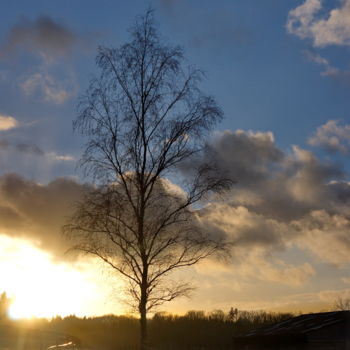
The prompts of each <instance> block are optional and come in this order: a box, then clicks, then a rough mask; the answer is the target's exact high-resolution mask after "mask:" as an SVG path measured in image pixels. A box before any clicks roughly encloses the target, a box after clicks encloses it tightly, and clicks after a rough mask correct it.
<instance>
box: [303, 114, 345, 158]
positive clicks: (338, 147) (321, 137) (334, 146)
mask: <svg viewBox="0 0 350 350" xmlns="http://www.w3.org/2000/svg"><path fill="white" fill-rule="evenodd" d="M308 142H309V144H310V145H312V146H317V147H321V148H323V149H324V150H326V151H328V152H331V153H334V152H341V153H344V154H348V153H349V151H350V125H340V124H339V121H337V120H329V121H328V122H327V123H326V124H324V125H321V126H320V127H318V128H317V130H316V132H315V133H314V135H313V136H311V137H310V138H309V140H308Z"/></svg>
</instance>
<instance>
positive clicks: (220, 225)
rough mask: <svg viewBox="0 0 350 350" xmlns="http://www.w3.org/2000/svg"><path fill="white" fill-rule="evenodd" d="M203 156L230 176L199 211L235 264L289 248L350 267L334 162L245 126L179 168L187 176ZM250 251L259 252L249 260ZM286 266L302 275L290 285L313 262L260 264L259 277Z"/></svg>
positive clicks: (342, 184) (344, 195) (343, 189)
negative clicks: (222, 191)
mask: <svg viewBox="0 0 350 350" xmlns="http://www.w3.org/2000/svg"><path fill="white" fill-rule="evenodd" d="M336 130H337V129H336ZM345 134H346V133H344V135H345ZM208 161H211V162H213V161H214V163H215V166H216V168H217V169H218V172H219V173H221V174H222V175H223V176H225V177H229V178H231V179H233V180H236V181H237V183H236V185H234V186H233V188H232V190H231V191H230V193H229V194H227V195H225V197H224V199H221V198H218V199H215V198H214V199H213V201H212V203H211V204H210V205H207V206H205V207H204V208H202V209H201V211H200V219H201V221H202V227H203V228H206V229H208V230H210V231H212V232H216V234H218V235H225V236H226V237H227V238H228V239H229V240H230V241H231V242H232V243H233V247H234V248H233V254H234V259H235V263H237V261H238V262H239V261H246V262H247V264H252V265H255V266H263V261H270V264H272V265H273V264H277V265H276V266H278V263H276V262H274V261H273V260H271V257H273V255H274V254H275V253H276V252H283V251H287V250H288V249H290V248H292V247H294V248H296V249H299V250H301V251H305V252H307V253H309V256H310V259H311V256H313V257H316V258H317V259H319V261H323V262H327V263H329V264H333V265H336V266H343V265H347V264H350V241H349V240H348V239H347V232H349V229H350V205H349V204H350V184H349V183H348V182H347V181H346V178H347V174H346V173H345V172H344V170H343V169H342V167H341V166H340V165H339V164H335V163H332V162H330V161H329V160H322V159H319V158H318V157H317V156H316V155H315V154H314V153H313V152H311V151H309V150H305V149H302V148H300V147H298V146H293V147H292V148H291V150H290V151H288V152H284V151H282V150H281V149H279V148H278V147H277V146H276V144H275V142H274V137H273V135H272V133H269V132H266V133H262V132H251V131H249V132H244V131H237V132H231V131H226V132H222V133H217V134H216V136H215V137H214V139H213V140H212V141H211V142H210V144H208V145H207V147H206V149H205V152H204V153H203V154H202V155H197V156H196V159H192V160H191V162H188V163H186V165H185V166H183V168H182V171H183V172H184V173H185V174H189V173H190V172H191V166H193V167H197V166H198V163H200V162H208ZM250 250H258V251H259V255H255V258H252V260H249V259H248V258H247V251H250ZM337 252H338V253H337ZM305 263H309V262H307V261H306V262H305ZM248 270H249V269H248V268H247V271H248ZM285 270H286V271H290V273H291V274H293V273H294V272H295V276H304V277H305V279H303V278H304V277H300V278H297V277H295V279H294V282H293V283H294V284H295V285H297V284H298V283H299V282H300V283H302V281H305V280H306V279H307V278H309V277H310V276H312V275H313V273H314V271H313V269H312V266H311V267H310V266H308V265H303V264H302V265H286V266H282V265H280V267H279V269H277V271H275V270H272V269H271V268H270V267H269V266H267V265H266V266H265V268H264V271H265V273H266V274H268V275H264V273H263V272H262V271H260V272H259V275H260V276H265V277H264V278H266V279H267V280H268V279H270V280H272V279H273V278H275V279H276V280H277V278H278V276H279V277H280V279H281V280H283V277H282V276H284V272H283V271H285ZM267 271H270V272H269V273H268V272H267ZM296 271H298V272H296ZM252 276H253V273H252ZM298 281H299V282H298Z"/></svg>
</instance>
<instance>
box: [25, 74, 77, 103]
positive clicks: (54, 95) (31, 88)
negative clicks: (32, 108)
mask: <svg viewBox="0 0 350 350" xmlns="http://www.w3.org/2000/svg"><path fill="white" fill-rule="evenodd" d="M20 88H21V90H22V91H23V92H24V94H25V95H26V96H32V95H35V94H36V93H38V94H39V95H41V96H43V98H44V100H45V101H47V102H53V103H55V104H62V103H64V102H65V101H66V100H67V99H69V98H70V97H72V96H74V95H75V94H76V90H77V89H76V86H75V82H74V80H73V79H72V80H70V81H65V82H64V81H62V80H58V79H55V78H54V77H53V76H52V75H51V74H50V73H48V72H47V69H44V70H42V72H37V73H34V74H31V75H29V76H27V77H25V78H24V79H23V81H22V82H21V83H20Z"/></svg>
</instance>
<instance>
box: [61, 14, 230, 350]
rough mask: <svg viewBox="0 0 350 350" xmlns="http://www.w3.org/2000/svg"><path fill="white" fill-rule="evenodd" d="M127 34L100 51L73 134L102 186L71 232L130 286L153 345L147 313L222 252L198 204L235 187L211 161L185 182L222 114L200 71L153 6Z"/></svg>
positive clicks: (186, 288)
mask: <svg viewBox="0 0 350 350" xmlns="http://www.w3.org/2000/svg"><path fill="white" fill-rule="evenodd" d="M130 33H131V40H130V41H129V42H127V43H126V44H124V45H122V46H121V47H119V48H106V47H100V49H99V53H98V55H97V60H96V62H97V66H98V68H99V69H100V72H101V74H100V76H99V77H98V78H96V79H94V80H92V82H91V84H90V87H89V89H88V90H87V92H86V95H85V96H83V97H82V100H81V103H80V104H79V115H78V117H77V119H76V120H75V122H74V128H75V130H78V131H79V132H81V133H82V134H83V135H85V136H87V138H88V142H87V144H86V148H85V152H84V154H83V156H82V159H81V165H82V167H83V168H84V169H85V170H86V173H87V174H88V175H89V176H92V177H93V179H94V181H95V184H96V187H95V189H94V190H91V191H90V192H89V193H88V194H87V195H86V198H84V200H83V201H82V202H81V203H80V204H78V206H77V208H76V211H75V214H74V215H73V216H72V218H71V220H70V221H69V224H68V225H66V226H65V229H64V230H65V232H68V233H69V234H70V236H71V237H73V238H74V239H76V245H75V246H74V249H77V250H80V251H82V252H85V253H88V254H93V255H95V256H97V257H99V258H100V259H102V260H103V261H104V262H106V263H107V264H109V265H110V266H111V267H112V268H113V269H115V271H117V272H119V273H120V274H121V275H122V276H124V277H125V279H126V280H127V281H128V293H129V295H130V296H131V299H132V301H133V305H134V306H135V307H136V308H137V310H138V312H139V314H140V325H141V327H140V328H141V338H140V339H141V349H146V348H147V312H148V311H150V310H152V309H153V308H154V307H156V306H158V305H160V304H162V303H164V302H166V301H170V300H173V299H174V298H176V297H179V296H183V295H187V294H188V293H189V292H190V291H191V289H192V288H191V286H190V285H189V284H188V283H183V282H180V283H178V282H176V281H173V280H171V279H169V274H170V273H171V272H172V271H173V270H175V269H178V268H181V267H186V266H190V265H193V264H196V263H197V262H199V261H200V260H202V259H204V258H206V257H208V256H209V255H212V254H214V253H215V252H218V251H221V250H223V249H224V247H225V244H224V242H223V240H222V239H221V238H220V237H219V238H218V237H214V236H211V235H210V234H209V233H208V232H206V231H205V230H203V229H202V228H201V227H200V225H199V220H198V216H197V215H196V211H195V210H194V208H193V204H194V203H196V202H198V201H200V200H202V199H203V198H204V197H205V195H207V194H208V193H210V192H217V191H221V190H224V189H225V188H227V187H228V186H230V182H229V181H228V180H225V179H222V178H220V177H218V176H217V173H216V172H215V169H213V167H212V166H211V165H210V164H201V165H200V166H198V167H197V168H195V169H194V170H193V171H192V172H191V175H188V176H187V177H186V178H182V177H181V176H180V173H179V171H178V166H179V165H180V164H181V163H182V162H183V161H184V160H189V159H190V158H191V157H192V156H193V155H195V154H198V152H200V151H201V149H203V146H204V141H205V138H206V136H207V135H208V132H209V131H210V130H211V128H212V126H213V125H215V123H217V121H219V120H220V119H221V118H222V112H221V110H220V109H219V107H218V106H217V104H216V103H215V101H214V100H213V98H211V97H209V96H206V95H204V94H203V93H202V92H201V91H200V89H199V88H198V83H199V82H200V80H201V78H202V73H201V72H200V71H198V70H196V69H193V68H191V67H184V66H183V61H184V58H183V53H182V50H181V48H179V47H177V46H171V45H168V44H165V43H163V42H162V40H161V39H160V37H159V34H158V32H157V28H156V26H155V24H154V20H153V13H152V11H151V10H148V11H147V12H146V14H145V15H144V16H142V17H139V18H138V19H137V20H136V23H135V25H134V26H133V27H132V28H131V31H130ZM170 179H171V181H170ZM174 182H176V185H175V184H174Z"/></svg>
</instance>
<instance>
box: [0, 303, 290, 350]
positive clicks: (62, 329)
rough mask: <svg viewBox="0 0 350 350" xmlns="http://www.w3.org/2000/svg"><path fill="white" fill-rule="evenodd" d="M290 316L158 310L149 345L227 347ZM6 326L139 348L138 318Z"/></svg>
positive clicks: (111, 349)
mask: <svg viewBox="0 0 350 350" xmlns="http://www.w3.org/2000/svg"><path fill="white" fill-rule="evenodd" d="M292 316H293V315H292V314H290V313H273V312H266V311H241V310H237V309H231V310H230V311H229V312H224V311H222V310H214V311H211V312H204V311H197V310H192V311H188V312H187V313H186V314H184V315H175V314H170V313H165V312H158V313H155V314H154V315H153V317H151V318H149V319H148V327H149V346H150V348H152V349H157V350H165V349H166V350H172V349H174V350H175V349H176V350H182V349H183V350H195V349H196V350H198V349H203V350H216V349H222V350H224V349H231V348H232V340H233V336H235V335H238V334H240V333H243V332H246V331H248V330H250V329H253V328H257V327H262V326H266V325H268V324H272V323H274V322H279V321H282V320H284V319H287V318H290V317H292ZM4 322H5V321H4V320H3V321H2V325H4ZM6 324H7V327H10V328H11V327H12V328H20V329H25V328H28V329H31V330H38V333H37V334H38V337H39V336H40V332H42V333H43V334H44V333H50V332H52V333H54V332H55V333H57V334H59V333H62V334H69V335H70V336H72V337H75V338H76V339H78V340H79V344H78V345H79V347H80V348H82V349H92V350H94V349H98V350H136V349H138V348H139V346H140V340H139V332H140V322H139V319H138V318H136V317H134V316H128V315H124V316H115V315H107V316H100V317H83V318H79V317H76V316H68V317H64V318H62V317H59V316H57V317H54V318H52V319H51V320H47V319H34V320H13V321H11V320H7V321H6ZM0 341H1V339H0Z"/></svg>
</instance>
